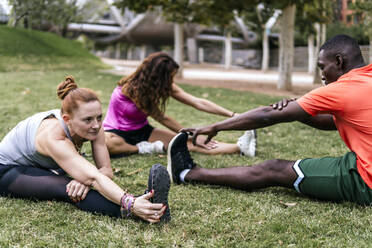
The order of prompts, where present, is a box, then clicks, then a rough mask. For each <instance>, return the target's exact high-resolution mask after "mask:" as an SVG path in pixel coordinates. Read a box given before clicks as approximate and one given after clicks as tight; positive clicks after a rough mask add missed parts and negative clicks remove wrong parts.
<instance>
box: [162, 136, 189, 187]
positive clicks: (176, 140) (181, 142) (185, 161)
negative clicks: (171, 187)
mask: <svg viewBox="0 0 372 248" xmlns="http://www.w3.org/2000/svg"><path fill="white" fill-rule="evenodd" d="M187 138H188V135H187V133H184V132H182V133H179V134H177V135H176V136H175V137H173V139H172V140H171V141H170V142H169V145H168V166H167V170H168V173H169V175H170V178H171V182H172V183H177V184H180V183H181V180H180V173H181V172H182V171H183V170H185V169H192V168H194V166H195V164H194V161H193V160H192V158H191V156H190V152H189V149H188V148H187Z"/></svg>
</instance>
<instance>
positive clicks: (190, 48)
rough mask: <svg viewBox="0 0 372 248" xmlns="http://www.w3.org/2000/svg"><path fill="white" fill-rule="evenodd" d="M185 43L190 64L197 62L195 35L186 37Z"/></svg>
mask: <svg viewBox="0 0 372 248" xmlns="http://www.w3.org/2000/svg"><path fill="white" fill-rule="evenodd" d="M186 45H187V57H188V58H189V62H190V63H191V64H197V63H198V47H197V43H196V38H195V37H190V38H187V40H186Z"/></svg>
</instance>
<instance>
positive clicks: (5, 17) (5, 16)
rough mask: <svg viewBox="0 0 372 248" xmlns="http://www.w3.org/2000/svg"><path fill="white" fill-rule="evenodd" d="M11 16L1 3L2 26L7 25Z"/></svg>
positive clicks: (0, 19) (0, 17)
mask: <svg viewBox="0 0 372 248" xmlns="http://www.w3.org/2000/svg"><path fill="white" fill-rule="evenodd" d="M8 21H9V15H8V14H7V13H6V11H5V8H4V7H3V6H2V5H1V3H0V24H7V23H8Z"/></svg>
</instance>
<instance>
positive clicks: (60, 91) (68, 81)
mask: <svg viewBox="0 0 372 248" xmlns="http://www.w3.org/2000/svg"><path fill="white" fill-rule="evenodd" d="M77 88H78V86H77V84H76V83H75V80H74V78H73V77H72V76H67V77H66V78H65V81H63V82H61V83H60V84H59V85H58V86H57V96H58V98H59V99H61V100H63V99H65V97H66V96H67V95H68V93H70V92H71V91H72V90H74V89H77Z"/></svg>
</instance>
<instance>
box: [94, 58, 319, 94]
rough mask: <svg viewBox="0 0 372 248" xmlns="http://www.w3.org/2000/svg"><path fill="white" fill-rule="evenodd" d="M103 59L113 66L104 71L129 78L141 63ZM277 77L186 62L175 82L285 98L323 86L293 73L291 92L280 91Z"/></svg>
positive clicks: (303, 73)
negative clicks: (277, 87) (180, 75)
mask: <svg viewBox="0 0 372 248" xmlns="http://www.w3.org/2000/svg"><path fill="white" fill-rule="evenodd" d="M101 60H102V61H103V62H104V63H106V64H108V65H111V66H112V67H113V69H109V70H105V72H109V73H113V74H116V75H128V74H130V73H132V72H134V71H135V69H136V68H137V66H138V65H140V63H141V61H137V60H119V59H108V58H101ZM278 78H279V74H278V72H276V71H268V72H265V73H264V72H262V71H260V70H253V69H244V68H241V67H232V68H231V69H229V70H226V69H224V68H223V66H222V65H216V64H201V65H200V64H187V63H186V64H185V65H184V69H183V73H182V78H178V79H176V81H177V82H180V83H186V84H192V85H199V86H208V87H222V88H229V89H234V90H241V91H253V92H260V93H266V94H274V95H283V96H300V95H303V94H304V93H306V92H308V91H310V90H312V89H314V88H316V87H319V86H320V85H313V84H312V77H311V76H310V75H309V74H308V73H306V72H293V74H292V90H291V91H284V90H277V89H276V83H277V81H278Z"/></svg>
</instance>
